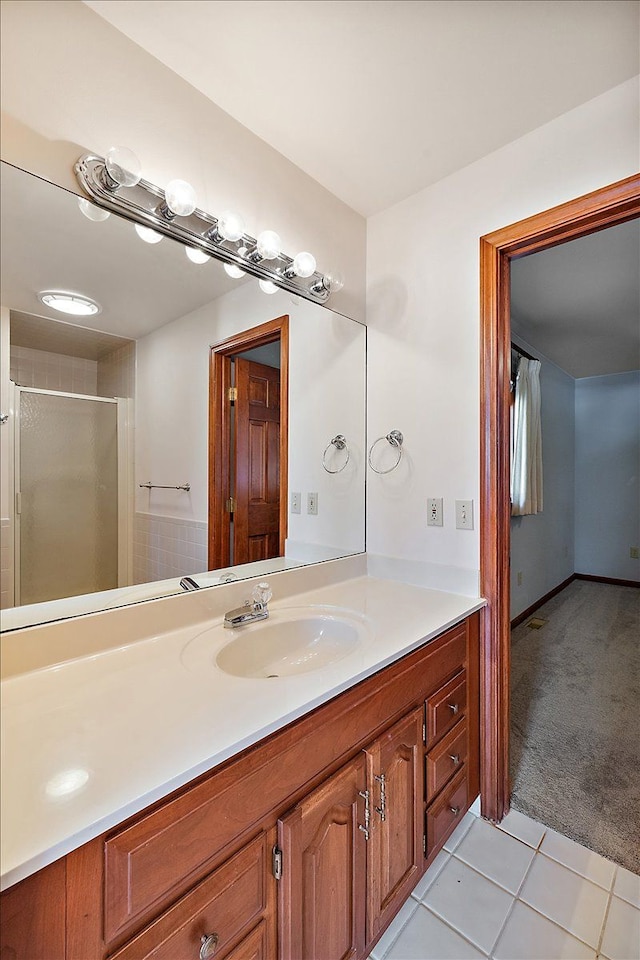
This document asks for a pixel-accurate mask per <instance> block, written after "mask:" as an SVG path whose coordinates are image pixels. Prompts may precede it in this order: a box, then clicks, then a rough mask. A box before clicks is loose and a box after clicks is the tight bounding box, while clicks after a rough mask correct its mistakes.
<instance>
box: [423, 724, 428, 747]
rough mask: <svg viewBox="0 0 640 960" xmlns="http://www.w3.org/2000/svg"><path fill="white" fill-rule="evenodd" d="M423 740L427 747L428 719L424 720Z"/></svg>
mask: <svg viewBox="0 0 640 960" xmlns="http://www.w3.org/2000/svg"><path fill="white" fill-rule="evenodd" d="M422 742H423V743H424V745H425V747H426V745H427V721H426V720H423V721H422Z"/></svg>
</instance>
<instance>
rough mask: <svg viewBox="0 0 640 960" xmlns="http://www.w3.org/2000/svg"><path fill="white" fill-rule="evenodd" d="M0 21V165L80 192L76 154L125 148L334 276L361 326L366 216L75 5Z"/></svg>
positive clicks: (5, 5)
mask: <svg viewBox="0 0 640 960" xmlns="http://www.w3.org/2000/svg"><path fill="white" fill-rule="evenodd" d="M1 12H2V30H1V41H2V57H1V59H2V95H3V114H2V131H1V134H2V158H3V159H4V160H7V161H8V162H10V163H13V164H16V165H17V166H19V167H22V168H24V169H25V170H29V171H31V172H33V173H36V174H38V175H39V176H42V177H45V178H46V179H49V180H52V181H53V182H54V183H58V184H60V185H61V186H64V187H67V188H68V189H71V190H75V191H76V192H79V188H78V186H77V184H76V180H75V176H74V174H73V164H74V162H75V161H76V160H77V158H78V157H79V156H80V154H81V153H85V152H92V153H98V154H102V155H104V153H105V152H106V151H107V150H108V149H109V147H112V146H114V145H115V144H126V145H127V146H129V147H130V148H131V149H132V150H134V152H135V153H136V154H137V155H138V157H139V158H140V160H141V161H142V164H143V170H144V176H145V177H146V178H147V179H148V180H151V181H152V182H154V183H157V184H159V185H160V186H164V185H165V184H166V183H167V182H168V181H169V180H171V179H173V178H174V177H182V178H184V179H186V180H188V181H189V182H190V183H192V184H193V185H194V187H195V188H196V191H197V193H198V198H199V206H201V207H203V208H204V209H205V210H208V211H209V212H211V213H212V214H216V213H220V212H222V211H223V210H226V209H231V210H234V209H235V210H237V211H238V212H239V213H241V214H242V215H243V216H244V218H245V221H246V224H247V230H248V231H249V232H250V233H252V234H253V235H254V236H255V235H256V234H257V233H258V232H259V231H260V230H264V229H266V228H270V229H273V230H277V231H278V233H279V234H280V236H281V238H282V244H283V250H284V251H285V252H287V253H291V254H294V253H297V252H298V251H299V250H311V251H312V252H313V253H314V254H315V256H316V258H317V261H318V264H319V268H320V269H321V270H325V271H328V270H331V269H339V270H342V271H343V272H344V274H345V277H346V284H345V288H344V290H343V291H342V292H341V293H340V294H337V295H336V296H335V297H334V303H335V305H336V309H338V310H341V311H342V312H343V313H346V314H348V315H349V316H353V317H356V318H357V319H362V317H363V313H364V266H365V233H366V224H365V221H364V218H363V217H361V216H360V215H359V214H357V213H355V212H354V211H353V210H351V209H350V208H349V207H347V206H346V205H345V204H344V203H342V202H341V201H340V200H338V199H337V198H336V197H334V196H333V194H331V193H329V191H328V190H326V189H324V188H323V187H321V186H320V185H319V184H318V183H317V182H316V181H315V180H312V179H311V177H309V176H307V175H306V174H305V173H303V172H302V171H301V170H300V169H299V168H298V167H296V166H294V164H292V163H291V162H290V161H289V160H286V159H285V158H284V157H283V156H282V155H281V154H279V153H278V152H277V151H275V150H273V149H272V148H271V147H269V146H268V145H267V144H266V143H265V142H264V141H263V140H260V139H259V138H258V137H256V136H255V135H254V134H252V133H251V132H250V131H249V130H247V129H246V128H245V127H243V126H242V125H241V124H239V123H238V122H237V121H236V120H234V119H233V118H232V117H230V116H229V115H228V114H226V113H225V112H224V111H223V110H221V109H220V108H219V107H217V106H216V105H215V104H214V103H212V102H211V101H210V100H208V99H207V98H206V97H205V96H204V95H203V94H201V93H199V92H198V91H197V90H195V89H194V88H193V87H192V86H190V85H189V84H188V83H187V82H186V81H184V80H182V79H181V78H180V77H178V76H177V74H175V73H173V72H172V71H171V70H169V69H168V68H167V67H165V66H164V65H163V64H161V63H160V62H159V61H158V60H156V59H155V58H154V57H152V56H151V55H150V54H148V53H146V52H145V51H144V50H142V48H141V47H139V46H137V45H136V44H135V43H133V42H132V41H131V40H129V39H128V38H126V37H125V36H124V35H123V34H121V33H119V32H118V31H117V30H116V29H115V28H114V27H112V26H111V25H110V24H108V23H107V22H106V21H105V20H103V19H102V18H101V17H99V16H98V15H97V14H95V13H94V12H93V11H92V10H90V9H89V7H87V6H85V5H84V4H83V3H80V2H79V0H3V2H2V7H1ZM220 42H223V40H221V38H219V37H213V38H212V47H211V55H212V56H215V49H216V44H217V43H220ZM283 97H286V94H285V93H284V92H283ZM283 109H284V106H283Z"/></svg>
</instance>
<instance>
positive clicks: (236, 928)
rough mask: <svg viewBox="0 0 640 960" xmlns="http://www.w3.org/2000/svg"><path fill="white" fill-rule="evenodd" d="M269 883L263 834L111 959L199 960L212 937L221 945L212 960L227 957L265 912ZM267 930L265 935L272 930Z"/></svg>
mask: <svg viewBox="0 0 640 960" xmlns="http://www.w3.org/2000/svg"><path fill="white" fill-rule="evenodd" d="M269 882H270V873H269V869H268V852H267V838H266V834H264V833H263V834H260V836H258V837H256V839H255V840H253V841H252V842H251V843H249V844H247V846H246V847H243V849H242V850H240V852H239V853H237V854H236V855H235V856H234V857H232V858H231V859H230V860H228V861H227V862H226V863H224V864H223V865H222V866H221V867H219V868H218V869H217V870H216V871H215V872H214V873H212V874H211V875H210V876H209V877H207V879H206V880H203V881H202V882H201V883H200V884H198V886H197V887H196V888H195V889H194V890H192V891H191V893H189V894H187V896H185V897H183V898H182V899H181V900H179V901H178V903H176V904H175V905H174V906H173V907H171V908H170V909H169V910H167V911H166V912H165V913H163V914H162V916H161V917H159V918H158V919H157V920H156V921H155V922H154V923H152V924H151V926H149V927H147V928H146V930H144V931H143V932H142V933H141V934H139V935H138V936H137V937H135V938H134V939H133V940H131V941H130V942H129V943H128V944H127V945H126V946H125V947H123V948H122V949H121V950H119V951H118V952H117V953H115V954H113V956H112V960H198V958H199V956H200V949H201V946H202V938H203V937H205V936H212V935H215V937H217V944H215V950H213V947H214V943H215V941H212V943H211V948H212V953H211V956H215V957H218V956H220V957H222V956H223V955H224V952H225V950H226V949H227V948H228V947H230V946H231V945H232V944H233V943H234V941H237V940H238V939H239V937H240V936H241V935H242V934H244V933H246V932H247V931H249V930H251V928H252V927H254V926H256V924H257V922H258V921H259V920H260V918H261V916H262V915H263V914H264V912H265V911H266V909H267V901H268V891H267V883H269ZM262 926H263V927H264V928H265V930H266V926H267V925H266V924H262ZM262 936H263V934H262V933H261V934H260V938H262ZM247 939H250V938H247ZM261 942H262V939H260V940H259V941H258V943H261ZM238 949H239V948H238ZM249 955H250V956H251V957H253V956H254V955H255V956H257V957H259V956H260V953H259V952H256V951H255V950H254V952H251V951H250V952H249ZM238 956H240V954H239V953H238Z"/></svg>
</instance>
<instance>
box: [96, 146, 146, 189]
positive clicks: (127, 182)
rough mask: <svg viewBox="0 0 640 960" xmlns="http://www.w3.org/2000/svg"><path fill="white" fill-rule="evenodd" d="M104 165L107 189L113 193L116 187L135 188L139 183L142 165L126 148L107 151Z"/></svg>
mask: <svg viewBox="0 0 640 960" xmlns="http://www.w3.org/2000/svg"><path fill="white" fill-rule="evenodd" d="M104 165H105V169H106V174H107V181H106V183H105V186H106V187H107V188H108V189H110V190H114V191H115V190H117V189H118V187H135V185H136V184H137V183H140V180H141V178H142V164H141V163H140V161H139V160H138V158H137V157H136V155H135V153H134V152H133V150H129V148H128V147H111V149H110V150H107V155H106V157H105V161H104Z"/></svg>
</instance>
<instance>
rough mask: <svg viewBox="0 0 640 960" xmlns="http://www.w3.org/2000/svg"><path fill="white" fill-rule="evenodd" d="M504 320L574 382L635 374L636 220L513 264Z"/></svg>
mask: <svg viewBox="0 0 640 960" xmlns="http://www.w3.org/2000/svg"><path fill="white" fill-rule="evenodd" d="M511 317H512V326H513V332H514V333H515V334H517V335H519V336H521V337H522V338H523V339H524V340H526V341H527V343H528V344H530V345H531V346H532V347H533V348H534V349H535V350H538V351H540V352H541V353H542V354H544V356H545V357H547V358H548V359H549V360H552V361H553V362H554V363H555V364H557V366H559V367H561V368H562V369H563V370H565V371H566V372H567V373H569V374H570V375H571V376H572V377H575V378H576V379H577V378H579V377H594V376H604V375H606V374H613V373H623V372H625V371H629V370H638V369H640V220H630V221H629V222H627V223H623V224H620V226H617V227H610V228H609V229H608V230H601V231H600V232H599V233H592V234H590V235H589V236H587V237H580V238H579V239H578V240H572V241H571V242H570V243H564V244H561V245H560V246H557V247H552V248H551V249H549V250H543V251H541V252H540V253H535V254H532V255H531V256H528V257H522V259H520V260H515V261H514V262H512V264H511Z"/></svg>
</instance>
